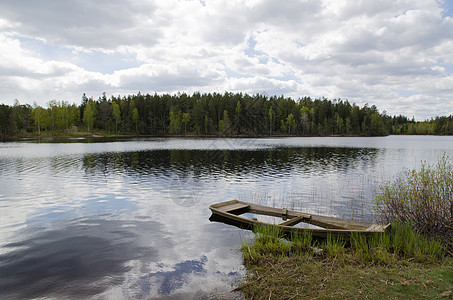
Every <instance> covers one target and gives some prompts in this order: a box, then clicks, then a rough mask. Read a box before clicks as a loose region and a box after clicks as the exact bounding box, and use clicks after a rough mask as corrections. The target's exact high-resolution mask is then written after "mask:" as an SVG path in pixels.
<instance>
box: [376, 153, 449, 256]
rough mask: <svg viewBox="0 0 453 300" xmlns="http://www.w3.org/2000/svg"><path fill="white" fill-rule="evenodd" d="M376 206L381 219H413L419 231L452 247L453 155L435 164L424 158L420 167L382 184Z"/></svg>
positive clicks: (405, 221) (402, 222) (406, 220)
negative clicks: (452, 158) (424, 160)
mask: <svg viewBox="0 0 453 300" xmlns="http://www.w3.org/2000/svg"><path fill="white" fill-rule="evenodd" d="M374 210H375V213H376V218H377V221H378V222H382V223H391V222H398V223H401V224H405V223H410V224H411V225H412V227H413V229H414V230H415V231H416V232H417V233H421V234H425V235H428V236H432V237H436V238H438V239H440V240H442V241H443V242H444V243H445V244H447V245H449V247H450V249H452V247H453V245H452V240H453V164H452V161H451V159H450V158H449V157H448V156H447V155H445V154H444V155H443V156H442V158H441V159H440V160H439V161H438V163H437V164H436V165H434V166H432V165H428V164H427V163H426V162H423V163H422V165H421V168H420V169H419V170H405V171H403V172H402V173H400V174H399V175H398V176H397V177H396V178H395V179H394V180H393V181H391V182H387V183H385V184H384V185H382V186H381V188H380V193H379V194H378V196H377V197H376V199H375V203H374ZM450 251H451V250H450Z"/></svg>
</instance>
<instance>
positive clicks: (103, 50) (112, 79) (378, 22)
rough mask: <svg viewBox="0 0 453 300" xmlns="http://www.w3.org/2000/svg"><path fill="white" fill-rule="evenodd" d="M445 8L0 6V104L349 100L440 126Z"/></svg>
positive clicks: (447, 42) (264, 2) (45, 1)
mask: <svg viewBox="0 0 453 300" xmlns="http://www.w3.org/2000/svg"><path fill="white" fill-rule="evenodd" d="M446 8H448V7H447V6H446V3H445V2H442V1H436V0H397V1H394V0H378V1H355V2H351V1H346V0H344V1H340V0H323V1H315V0H290V1H284V2H281V1H280V2H278V1H270V0H253V1H244V0H234V1H212V0H207V1H176V0H172V1H133V0H130V1H120V0H114V1H111V0H109V1H106V0H103V1H95V2H93V1H86V0H77V1H70V2H65V1H51V0H38V1H31V0H28V1H21V2H18V1H12V0H5V1H2V2H1V3H0V11H2V17H1V18H0V80H1V82H0V95H1V96H0V101H3V102H5V103H8V104H12V103H13V101H14V99H15V98H18V99H19V100H21V102H28V103H31V102H33V101H35V100H37V101H38V102H39V103H40V104H42V105H44V104H45V103H46V102H47V101H49V100H51V99H61V98H64V100H69V101H74V102H79V101H80V100H79V99H80V97H81V95H82V94H83V93H87V94H88V95H92V96H94V97H98V96H99V95H101V94H102V92H104V91H105V92H107V94H118V93H137V92H138V91H141V92H142V93H146V92H151V93H152V92H169V93H173V92H177V91H181V92H189V93H190V92H193V91H201V92H214V91H216V92H224V91H225V90H227V91H243V92H249V93H267V94H268V95H273V94H277V95H280V94H285V95H287V96H291V97H294V98H298V97H303V96H306V95H308V96H312V97H321V96H326V97H329V98H342V99H345V98H349V99H350V101H356V102H357V103H358V104H359V105H360V104H364V103H366V102H368V103H370V105H371V104H376V105H377V106H378V108H379V109H380V110H386V111H387V112H388V113H390V114H406V115H415V116H416V118H418V119H423V118H428V117H431V116H435V115H436V114H439V112H444V113H443V114H451V113H453V103H452V101H451V98H450V95H451V88H450V87H451V86H452V85H451V82H452V80H453V74H452V73H453V72H452V70H453V66H452V65H453V54H452V51H451V49H452V47H453V19H452V18H451V17H449V16H448V13H446V12H447V11H446ZM398 91H400V92H398ZM425 103H431V104H430V105H425Z"/></svg>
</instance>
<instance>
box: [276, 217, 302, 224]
mask: <svg viewBox="0 0 453 300" xmlns="http://www.w3.org/2000/svg"><path fill="white" fill-rule="evenodd" d="M304 219H305V216H298V217H295V218H292V219H289V220H288V221H285V222H283V223H280V224H278V225H279V226H294V225H296V224H299V223H300V222H302V221H304Z"/></svg>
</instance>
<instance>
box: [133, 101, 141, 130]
mask: <svg viewBox="0 0 453 300" xmlns="http://www.w3.org/2000/svg"><path fill="white" fill-rule="evenodd" d="M139 121H140V116H139V114H138V109H137V108H136V107H135V108H134V109H133V110H132V122H133V123H134V124H135V132H136V133H138V122H139Z"/></svg>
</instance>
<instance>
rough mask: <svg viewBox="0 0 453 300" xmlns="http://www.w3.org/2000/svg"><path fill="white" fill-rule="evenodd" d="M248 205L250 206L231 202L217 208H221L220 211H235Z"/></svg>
mask: <svg viewBox="0 0 453 300" xmlns="http://www.w3.org/2000/svg"><path fill="white" fill-rule="evenodd" d="M248 207H250V205H248V204H243V203H232V204H228V205H225V206H222V207H219V209H220V210H222V211H226V212H229V211H235V210H239V209H245V208H248Z"/></svg>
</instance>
